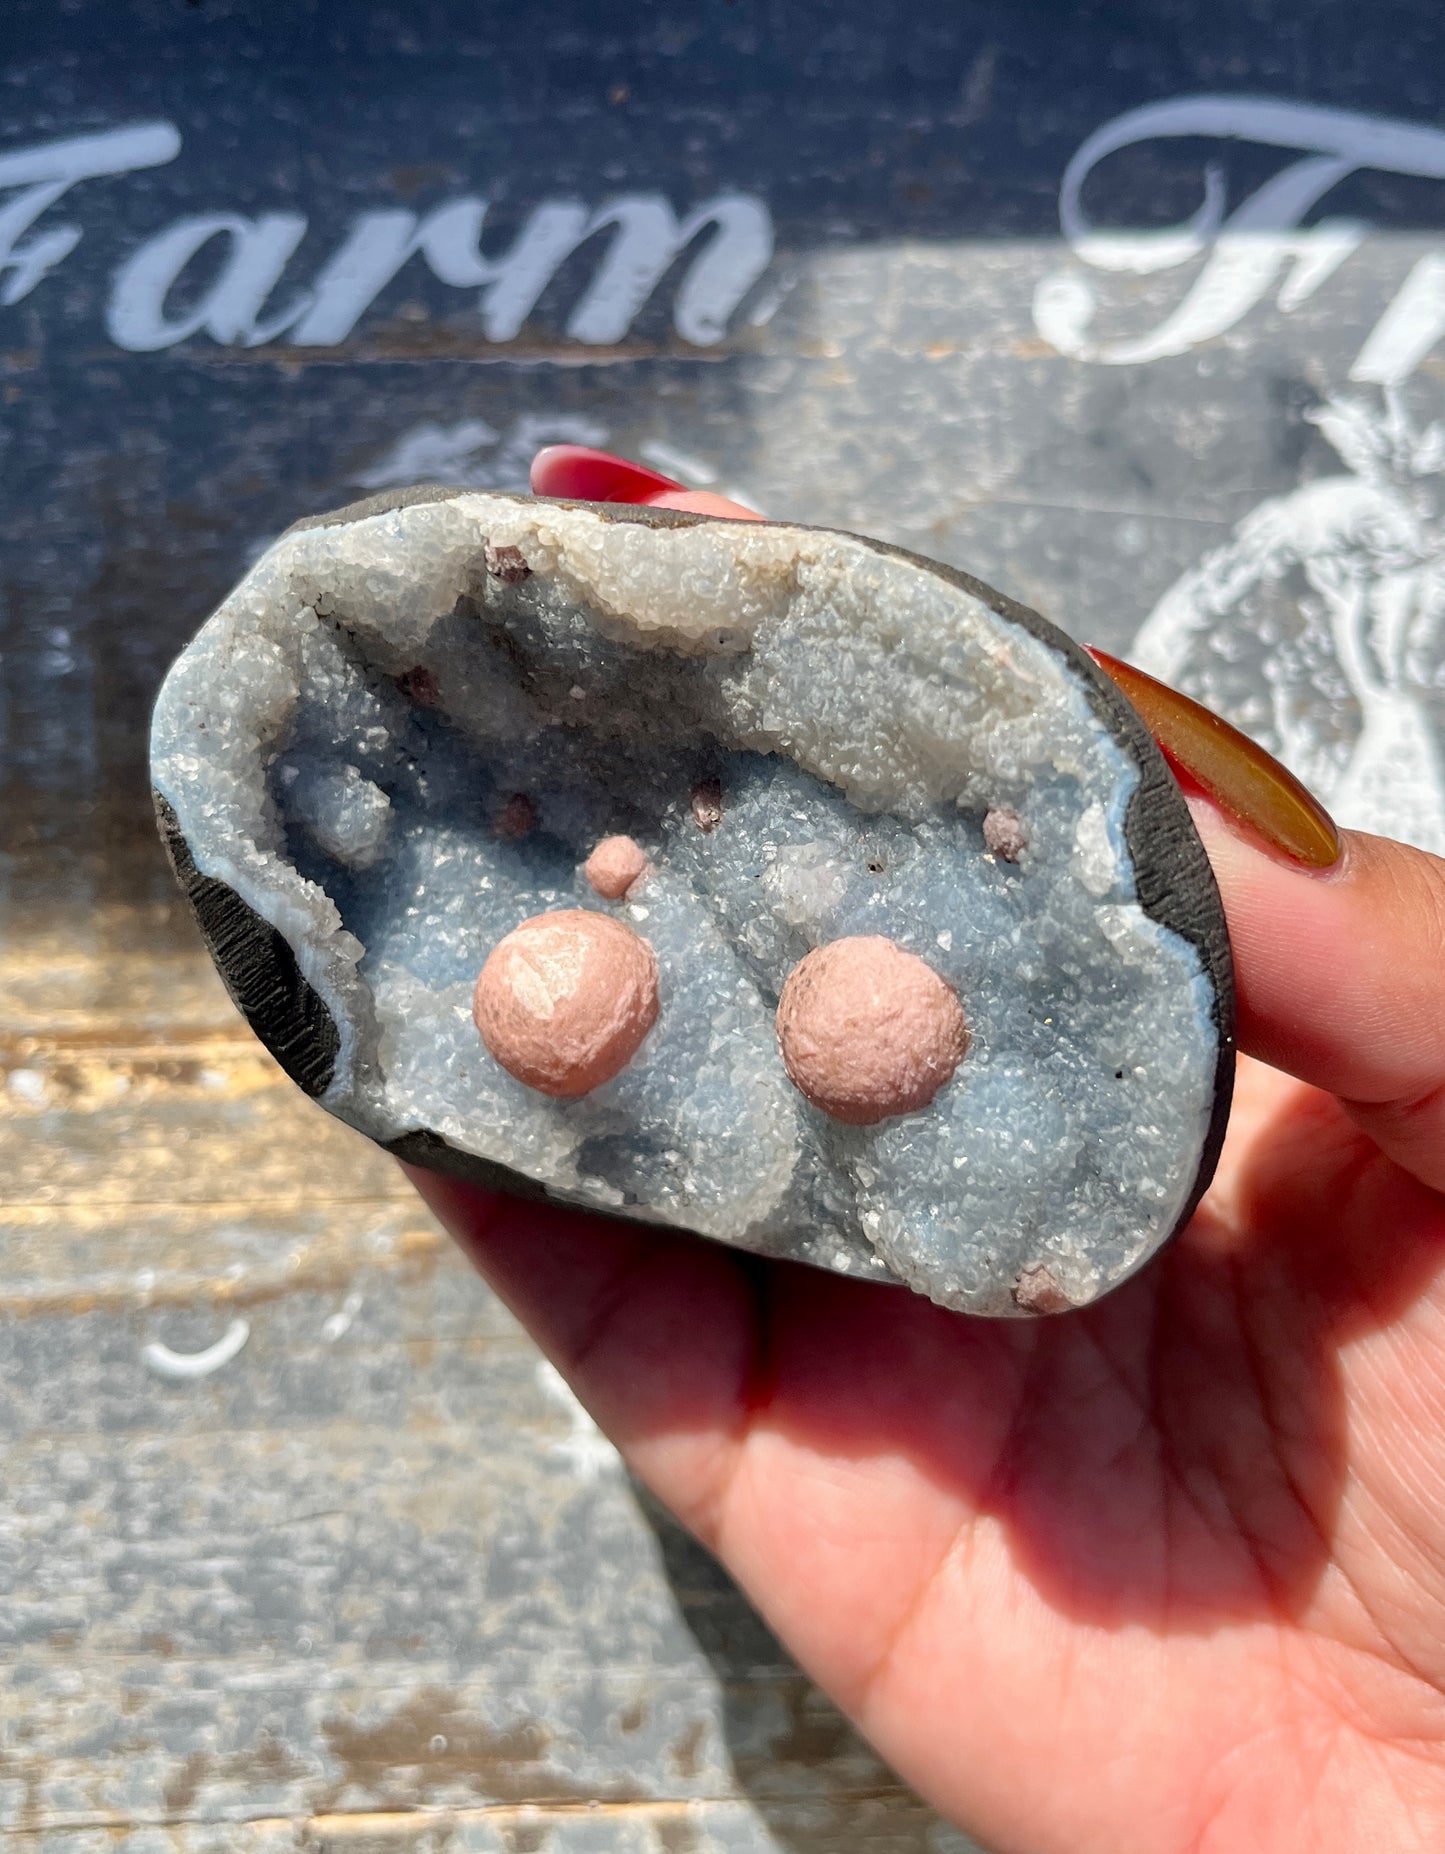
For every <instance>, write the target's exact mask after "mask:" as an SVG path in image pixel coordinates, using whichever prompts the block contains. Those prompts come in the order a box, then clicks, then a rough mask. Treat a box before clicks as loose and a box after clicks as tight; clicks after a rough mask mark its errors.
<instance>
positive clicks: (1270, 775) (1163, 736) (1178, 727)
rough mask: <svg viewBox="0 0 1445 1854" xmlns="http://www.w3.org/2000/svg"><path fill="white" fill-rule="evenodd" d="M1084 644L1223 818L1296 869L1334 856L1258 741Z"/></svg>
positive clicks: (1290, 779)
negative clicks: (1233, 823) (1226, 818)
mask: <svg viewBox="0 0 1445 1854" xmlns="http://www.w3.org/2000/svg"><path fill="white" fill-rule="evenodd" d="M1085 649H1087V650H1088V652H1089V655H1090V656H1091V657H1092V658H1093V659H1094V661H1095V662H1096V663H1097V664H1098V665H1099V668H1100V669H1101V670H1103V671H1104V672H1105V673H1106V674H1107V675H1108V676H1109V677H1110V678H1112V680H1113V681H1114V682H1115V683H1117V684H1118V686H1119V688H1120V689H1122V690H1123V692H1124V694H1125V695H1127V696H1128V698H1129V700H1130V702H1131V703H1132V704H1133V706H1134V707H1135V708H1136V709H1137V710H1138V713H1139V716H1140V719H1141V720H1142V721H1143V723H1144V725H1145V727H1147V728H1148V730H1149V732H1150V733H1151V734H1152V735H1153V736H1154V738H1155V740H1157V741H1158V743H1159V745H1160V747H1161V748H1162V750H1163V753H1164V757H1165V758H1166V759H1167V760H1168V761H1169V764H1170V765H1171V766H1172V767H1173V768H1174V770H1175V772H1176V773H1178V774H1179V775H1180V776H1181V778H1183V779H1184V780H1187V781H1188V783H1189V784H1191V785H1194V786H1196V787H1198V789H1199V790H1200V791H1201V792H1203V793H1204V794H1205V796H1206V797H1207V798H1210V799H1212V800H1213V801H1214V803H1215V804H1216V805H1217V806H1218V807H1219V809H1220V810H1221V811H1222V812H1223V813H1224V814H1225V816H1226V817H1228V818H1232V819H1233V820H1234V822H1235V823H1236V824H1237V825H1242V826H1243V827H1244V828H1245V829H1246V830H1247V831H1249V832H1251V833H1252V834H1253V835H1254V836H1256V837H1259V838H1262V839H1263V841H1264V842H1265V843H1267V844H1268V845H1269V846H1270V848H1271V849H1273V850H1276V851H1278V852H1279V854H1280V855H1281V856H1285V857H1288V859H1289V860H1290V861H1291V862H1292V863H1298V864H1300V865H1302V866H1303V867H1304V868H1307V869H1330V868H1332V867H1333V866H1334V865H1335V864H1336V863H1337V862H1338V861H1339V859H1340V833H1339V832H1338V830H1336V828H1335V824H1334V820H1333V818H1331V816H1330V814H1329V812H1328V811H1326V810H1325V808H1324V806H1323V805H1322V804H1321V803H1320V801H1319V800H1318V799H1317V798H1316V797H1315V796H1314V794H1313V793H1312V792H1310V791H1309V790H1308V789H1307V788H1306V787H1305V786H1303V785H1301V784H1300V782H1299V780H1298V779H1296V778H1295V776H1294V774H1293V773H1292V772H1290V770H1289V769H1288V767H1285V766H1281V765H1280V763H1279V761H1278V760H1277V759H1275V758H1274V756H1273V755H1272V754H1269V753H1266V752H1265V750H1264V748H1263V747H1261V746H1260V745H1259V743H1258V741H1254V740H1251V739H1250V738H1249V736H1248V735H1247V734H1241V733H1240V731H1239V729H1238V728H1237V727H1231V726H1230V724H1229V723H1228V722H1227V721H1225V720H1222V719H1221V718H1220V716H1218V715H1216V714H1214V713H1212V712H1211V710H1209V709H1208V708H1205V707H1203V706H1202V705H1201V704H1200V703H1198V702H1196V701H1193V700H1192V699H1191V698H1190V697H1189V696H1187V695H1181V694H1180V693H1179V691H1178V690H1177V689H1171V688H1170V687H1169V685H1168V684H1167V683H1163V682H1158V681H1156V680H1155V678H1154V677H1153V676H1149V675H1146V674H1145V672H1144V671H1143V670H1138V669H1135V668H1134V666H1133V664H1132V663H1121V662H1120V661H1119V659H1118V658H1117V657H1111V656H1109V655H1108V653H1107V652H1106V651H1103V650H1095V649H1094V648H1093V646H1092V645H1085Z"/></svg>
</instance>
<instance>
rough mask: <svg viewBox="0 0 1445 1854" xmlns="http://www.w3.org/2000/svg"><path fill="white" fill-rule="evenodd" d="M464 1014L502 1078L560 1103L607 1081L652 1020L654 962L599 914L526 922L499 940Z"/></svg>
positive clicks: (562, 912)
mask: <svg viewBox="0 0 1445 1854" xmlns="http://www.w3.org/2000/svg"><path fill="white" fill-rule="evenodd" d="M472 1016H473V1017H474V1019H475V1020H476V1025H477V1029H478V1030H479V1031H480V1032H481V1035H482V1041H483V1042H484V1043H485V1044H486V1046H487V1048H488V1049H489V1050H490V1051H491V1052H492V1054H493V1056H495V1057H496V1059H497V1061H498V1062H499V1063H501V1065H502V1067H503V1068H504V1069H505V1070H506V1071H507V1073H508V1074H509V1075H515V1076H516V1078H517V1080H518V1081H519V1082H524V1083H525V1084H526V1085H527V1087H529V1088H535V1089H536V1090H537V1091H538V1093H540V1094H550V1095H554V1096H557V1097H558V1098H560V1099H563V1100H568V1099H572V1098H574V1097H575V1096H577V1095H581V1094H589V1093H590V1092H591V1091H592V1089H594V1088H600V1087H601V1085H602V1083H603V1082H606V1081H611V1080H612V1078H613V1076H614V1075H618V1074H620V1073H621V1072H622V1070H623V1069H625V1068H626V1067H627V1064H628V1063H629V1062H630V1061H631V1060H632V1058H633V1057H634V1056H635V1055H636V1054H637V1052H638V1050H639V1049H640V1048H641V1046H642V1040H643V1038H644V1037H645V1036H646V1035H647V1033H648V1031H649V1030H650V1029H651V1028H652V1026H653V1024H654V1023H655V1022H656V1021H657V957H656V955H655V954H654V953H653V950H652V948H651V947H650V946H649V945H648V944H647V942H646V940H644V939H642V938H641V937H640V936H639V935H637V934H635V933H634V932H633V931H632V929H631V928H630V927H627V926H624V925H623V923H622V922H621V921H618V920H614V919H613V918H612V917H611V915H608V914H592V913H589V912H588V911H587V910H585V909H582V908H562V909H559V910H558V911H557V912H556V913H554V914H534V915H533V916H532V918H531V919H530V920H527V921H523V922H522V924H521V926H520V927H514V928H513V929H512V931H511V932H510V933H509V934H508V935H507V936H506V938H505V939H502V940H499V941H498V942H497V944H496V946H494V947H493V948H492V951H491V953H490V954H489V955H488V958H487V963H486V964H485V965H484V966H483V967H482V973H481V977H480V978H479V979H478V980H477V990H476V997H475V999H474V1000H473V1004H472Z"/></svg>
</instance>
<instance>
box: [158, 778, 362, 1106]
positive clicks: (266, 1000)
mask: <svg viewBox="0 0 1445 1854" xmlns="http://www.w3.org/2000/svg"><path fill="white" fill-rule="evenodd" d="M151 797H152V799H153V800H154V801H155V808H156V820H157V822H158V823H159V825H160V832H161V842H162V843H163V844H164V845H165V851H166V855H167V856H168V857H169V858H170V864H171V868H172V869H173V870H174V871H175V876H176V880H177V881H178V882H179V883H180V885H181V888H182V889H183V890H184V891H185V897H186V900H187V901H188V902H189V903H190V904H191V912H192V914H194V915H195V917H196V924H197V926H198V927H199V928H200V930H201V935H202V938H203V939H204V940H205V942H206V945H207V946H208V947H209V948H210V953H211V958H212V959H213V960H214V961H215V963H216V970H217V971H218V972H219V973H220V975H221V978H222V980H223V981H224V982H225V986H226V989H227V991H229V992H230V994H231V997H232V998H233V1000H234V1001H235V1004H236V1007H237V1009H238V1010H239V1011H240V1012H241V1014H242V1015H243V1016H244V1017H245V1019H246V1021H247V1023H249V1024H250V1026H251V1028H252V1029H253V1030H254V1031H255V1032H256V1034H257V1036H258V1037H260V1039H261V1041H262V1042H263V1043H264V1044H265V1045H266V1047H267V1049H269V1050H270V1052H271V1054H272V1055H273V1056H274V1057H275V1058H276V1060H277V1061H278V1062H279V1063H280V1064H281V1067H282V1068H283V1069H285V1071H286V1073H287V1074H288V1075H289V1076H290V1077H291V1079H292V1081H294V1082H295V1083H296V1085H297V1087H298V1088H304V1089H305V1091H306V1093H307V1094H309V1095H310V1096H311V1097H312V1099H313V1100H315V1099H317V1098H319V1097H320V1096H321V1095H323V1094H325V1092H326V1090H327V1088H328V1087H330V1085H331V1076H332V1073H333V1071H334V1070H335V1067H336V1054H337V1051H338V1050H339V1049H340V1048H341V1035H340V1032H339V1031H338V1030H337V1028H336V1020H335V1018H334V1017H333V1016H332V1015H331V1013H330V1011H328V1010H327V1008H326V1006H325V1005H324V1004H323V1003H322V1002H321V999H320V998H319V997H317V995H316V993H315V991H313V990H312V988H311V986H310V985H308V984H307V982H306V980H305V979H304V978H303V977H302V976H301V969H300V967H299V966H298V965H297V963H296V955H295V954H294V953H293V952H292V951H291V948H290V947H289V946H288V945H287V943H286V941H285V939H284V938H283V937H282V935H281V934H279V933H278V932H277V931H276V929H275V928H274V927H273V926H272V925H271V923H270V922H269V921H263V920H262V918H261V916H260V915H259V914H258V913H257V912H256V910H255V909H254V908H252V907H248V906H247V904H246V903H245V902H244V901H242V899H241V897H240V896H239V895H238V894H237V893H236V891H235V890H234V889H233V888H229V887H227V885H226V884H225V883H224V882H218V881H217V880H216V879H215V877H214V876H207V875H202V874H201V872H200V870H199V869H197V868H196V861H195V858H194V857H193V856H192V855H191V847H190V845H189V844H188V843H187V842H186V839H185V836H184V833H183V832H182V830H181V827H180V824H179V823H178V822H177V820H176V814H175V812H174V811H173V810H172V809H171V807H170V806H169V805H168V804H167V803H166V801H165V799H164V798H162V797H161V795H160V793H159V792H152V793H151Z"/></svg>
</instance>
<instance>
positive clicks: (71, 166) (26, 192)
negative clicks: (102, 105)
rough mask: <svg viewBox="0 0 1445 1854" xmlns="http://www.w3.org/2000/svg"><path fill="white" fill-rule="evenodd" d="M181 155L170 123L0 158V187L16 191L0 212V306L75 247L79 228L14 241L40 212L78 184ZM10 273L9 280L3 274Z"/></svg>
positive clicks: (20, 293) (29, 288)
mask: <svg viewBox="0 0 1445 1854" xmlns="http://www.w3.org/2000/svg"><path fill="white" fill-rule="evenodd" d="M180 151H181V138H180V136H179V135H178V134H177V132H176V129H175V126H174V125H173V124H172V123H169V122H141V123H137V124H135V126H134V127H133V128H129V129H109V130H106V131H105V132H104V133H103V134H100V135H72V136H68V137H67V138H66V139H65V140H63V141H56V142H42V143H41V144H40V145H39V147H36V148H16V149H14V150H12V151H11V152H10V153H9V154H6V155H0V189H9V188H11V187H18V188H19V189H20V191H19V193H18V194H17V196H16V197H15V198H14V199H13V200H11V201H10V202H9V203H8V204H7V205H6V206H4V207H3V208H0V278H3V279H4V282H3V283H0V306H3V307H5V308H7V309H8V308H9V307H10V305H11V304H12V303H18V302H19V301H20V300H21V299H22V297H26V296H28V295H29V294H30V292H31V291H32V290H33V289H34V288H35V286H36V284H37V283H39V281H40V279H41V278H42V277H43V276H44V275H45V273H46V272H47V271H49V270H53V269H54V268H55V266H56V265H57V264H58V263H59V262H60V261H61V259H62V258H66V257H69V255H70V253H71V252H72V251H73V250H74V249H75V247H76V246H77V245H78V244H79V243H80V227H79V226H78V225H56V226H52V227H51V228H50V230H49V231H48V232H42V233H40V234H39V235H38V236H37V237H35V238H32V239H30V240H29V241H28V242H27V243H25V244H21V243H20V242H19V241H20V240H21V239H22V238H23V237H24V236H25V234H26V233H27V232H28V231H29V230H30V228H31V226H32V225H34V223H35V221H36V220H37V219H38V218H39V217H40V215H41V213H43V212H45V211H46V210H47V208H49V207H51V206H53V205H54V204H55V202H56V201H57V200H58V199H59V198H60V197H61V195H62V194H64V193H68V192H69V190H70V189H71V188H72V187H73V186H74V185H75V183H76V182H77V181H78V180H98V179H99V178H100V177H101V176H102V175H106V174H129V173H133V172H134V171H135V170H136V169H137V168H140V167H161V166H163V165H164V164H165V163H166V162H167V161H174V160H175V158H176V156H177V155H178V154H179V153H180ZM7 271H8V272H9V273H10V275H9V276H8V278H7V277H6V275H5V273H6V272H7Z"/></svg>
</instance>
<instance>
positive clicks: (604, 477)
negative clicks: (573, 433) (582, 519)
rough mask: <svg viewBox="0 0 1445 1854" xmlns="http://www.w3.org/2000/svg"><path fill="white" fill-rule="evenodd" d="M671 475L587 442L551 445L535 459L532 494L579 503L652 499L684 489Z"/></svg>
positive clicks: (533, 463) (533, 460)
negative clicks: (662, 474) (589, 445)
mask: <svg viewBox="0 0 1445 1854" xmlns="http://www.w3.org/2000/svg"><path fill="white" fill-rule="evenodd" d="M683 487H684V486H683V484H681V483H675V482H674V481H673V480H672V478H671V477H670V476H660V475H659V474H658V473H657V471H656V470H648V469H646V468H644V466H643V465H642V464H635V463H630V462H629V461H628V460H627V458H625V457H614V456H613V455H612V453H611V451H594V450H591V449H589V447H588V446H587V445H585V444H549V445H548V446H547V447H546V449H545V450H541V451H538V453H537V455H536V456H535V457H534V458H533V459H532V493H533V495H535V496H561V497H567V498H575V499H576V500H577V501H579V502H650V501H651V500H652V498H653V497H654V496H657V495H665V494H667V493H668V492H669V491H673V490H679V489H682V488H683Z"/></svg>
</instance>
